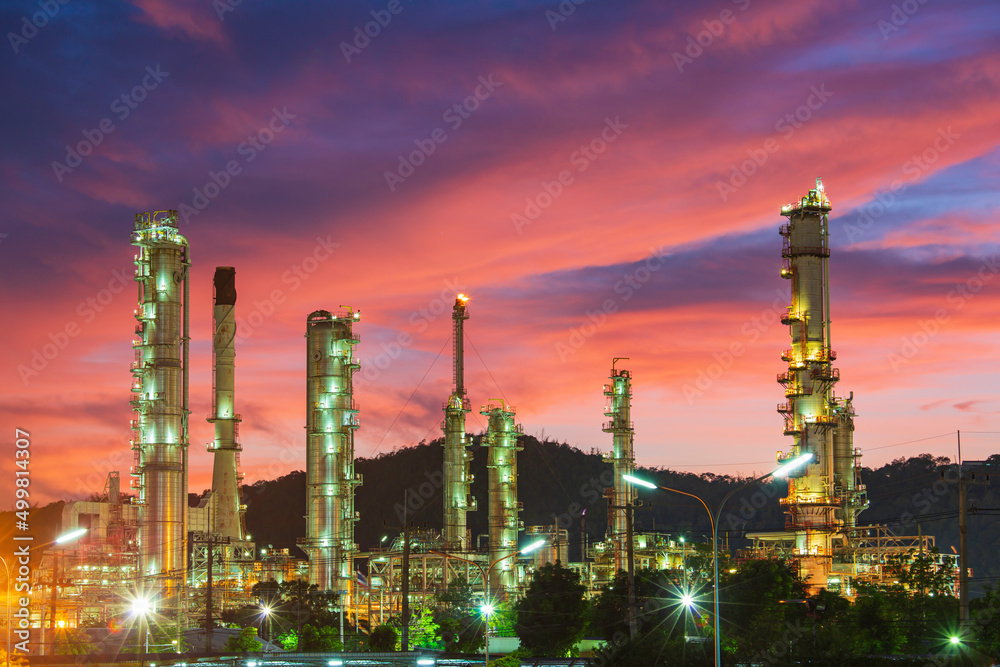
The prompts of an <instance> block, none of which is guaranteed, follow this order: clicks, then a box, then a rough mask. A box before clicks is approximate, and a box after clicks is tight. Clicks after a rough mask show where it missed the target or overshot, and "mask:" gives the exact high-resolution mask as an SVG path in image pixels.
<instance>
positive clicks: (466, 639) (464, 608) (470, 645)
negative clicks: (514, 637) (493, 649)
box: [434, 576, 496, 653]
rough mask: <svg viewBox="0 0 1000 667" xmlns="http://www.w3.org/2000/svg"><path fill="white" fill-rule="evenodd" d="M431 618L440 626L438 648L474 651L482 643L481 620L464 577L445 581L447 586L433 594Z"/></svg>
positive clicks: (464, 651) (482, 624)
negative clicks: (439, 645)
mask: <svg viewBox="0 0 1000 667" xmlns="http://www.w3.org/2000/svg"><path fill="white" fill-rule="evenodd" d="M434 601H435V603H436V606H437V609H436V610H435V612H434V622H435V623H437V624H438V625H439V626H440V628H439V630H438V634H439V635H440V637H441V643H442V648H444V650H446V651H455V652H458V653H474V652H476V651H478V650H479V648H480V647H482V646H483V644H484V643H485V639H486V635H485V633H484V625H485V624H484V623H483V619H482V616H481V615H480V613H479V610H478V609H477V608H476V605H475V600H474V598H473V594H472V586H471V585H470V584H469V582H468V581H467V580H466V579H465V577H461V576H459V577H456V578H454V579H452V580H451V581H449V582H448V588H447V589H446V590H444V591H441V592H439V593H437V594H436V595H435V596H434ZM495 616H496V612H494V617H495Z"/></svg>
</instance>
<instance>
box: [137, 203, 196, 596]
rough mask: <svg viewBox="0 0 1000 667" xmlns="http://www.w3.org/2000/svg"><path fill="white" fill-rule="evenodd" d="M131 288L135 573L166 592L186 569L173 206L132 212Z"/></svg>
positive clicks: (183, 346)
mask: <svg viewBox="0 0 1000 667" xmlns="http://www.w3.org/2000/svg"><path fill="white" fill-rule="evenodd" d="M132 244H133V245H135V246H138V248H139V253H138V254H137V255H136V256H135V267H136V269H135V281H136V283H137V285H138V288H139V298H138V308H137V309H136V311H135V319H136V320H137V321H138V325H137V326H136V328H135V335H136V336H137V340H135V341H134V342H133V347H134V348H135V361H134V362H133V364H132V377H133V380H132V400H131V401H130V403H131V405H132V407H133V408H134V410H135V419H134V420H133V421H132V429H133V431H134V437H133V439H132V449H133V450H134V451H135V466H134V467H133V469H132V474H133V475H134V476H135V477H136V478H137V479H136V480H134V483H133V488H135V489H137V491H138V503H139V505H140V506H141V507H140V523H139V572H140V573H141V575H144V576H148V575H163V576H164V581H162V582H161V584H162V585H163V587H164V588H165V589H166V590H167V591H168V592H169V591H170V590H171V589H172V587H173V586H174V585H180V584H181V582H183V577H184V575H185V571H186V569H187V563H186V555H187V549H186V542H185V540H186V538H187V530H186V526H187V516H186V512H187V447H188V415H189V410H188V368H189V366H188V341H189V336H188V327H189V317H188V294H189V288H188V269H189V268H190V266H191V259H190V248H189V247H188V242H187V239H185V238H184V237H183V236H181V234H180V233H179V232H178V227H177V211H173V210H167V211H155V212H152V213H140V214H137V215H136V216H135V227H134V229H133V232H132Z"/></svg>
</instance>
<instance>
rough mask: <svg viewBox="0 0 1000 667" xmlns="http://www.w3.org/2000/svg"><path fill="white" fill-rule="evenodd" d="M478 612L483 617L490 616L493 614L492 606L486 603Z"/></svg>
mask: <svg viewBox="0 0 1000 667" xmlns="http://www.w3.org/2000/svg"><path fill="white" fill-rule="evenodd" d="M479 611H480V613H482V615H483V616H489V615H490V614H492V613H493V605H491V604H490V603H489V602H486V603H484V604H483V606H481V607H480V608H479Z"/></svg>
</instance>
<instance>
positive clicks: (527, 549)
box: [521, 540, 545, 554]
mask: <svg viewBox="0 0 1000 667" xmlns="http://www.w3.org/2000/svg"><path fill="white" fill-rule="evenodd" d="M543 546H545V540H538V541H537V542H532V543H531V544H529V545H528V546H526V547H524V548H523V549H521V553H522V554H530V553H531V552H532V551H537V550H538V549H541V548H542V547H543Z"/></svg>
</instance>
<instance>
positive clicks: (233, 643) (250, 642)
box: [225, 626, 264, 653]
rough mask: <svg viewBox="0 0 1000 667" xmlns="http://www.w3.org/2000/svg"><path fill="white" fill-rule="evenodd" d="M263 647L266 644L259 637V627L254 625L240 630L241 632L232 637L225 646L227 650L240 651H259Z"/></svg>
mask: <svg viewBox="0 0 1000 667" xmlns="http://www.w3.org/2000/svg"><path fill="white" fill-rule="evenodd" d="M262 648H264V644H262V643H261V642H260V640H259V639H257V628H255V627H253V626H247V627H245V628H243V629H242V630H240V634H238V635H236V636H235V637H230V638H229V639H228V640H227V641H226V646H225V650H226V651H236V652H239V653H257V652H259V651H260V650H261V649H262Z"/></svg>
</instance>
